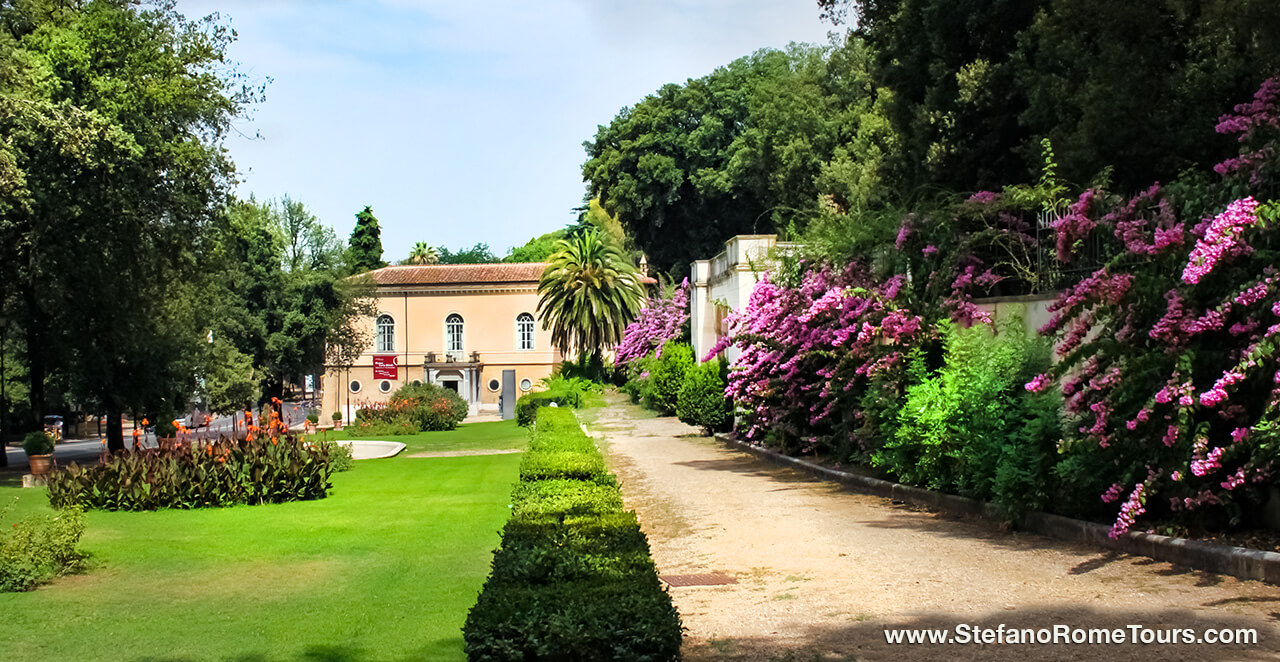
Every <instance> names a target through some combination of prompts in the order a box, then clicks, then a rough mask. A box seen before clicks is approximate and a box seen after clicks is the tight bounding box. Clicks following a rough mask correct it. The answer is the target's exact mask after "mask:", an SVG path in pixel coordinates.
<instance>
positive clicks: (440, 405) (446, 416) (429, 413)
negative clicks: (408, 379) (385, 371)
mask: <svg viewBox="0 0 1280 662" xmlns="http://www.w3.org/2000/svg"><path fill="white" fill-rule="evenodd" d="M391 403H392V405H394V406H399V407H404V408H407V409H408V412H409V419H410V420H412V421H414V422H415V423H417V424H418V429H420V430H422V431H423V432H433V431H439V430H452V429H454V428H456V427H458V424H459V423H461V422H462V419H464V418H466V417H467V410H468V407H467V401H466V400H463V399H462V396H460V395H458V394H457V393H456V392H454V391H452V390H450V389H447V388H445V387H443V386H440V385H438V384H405V385H404V386H401V387H400V388H399V389H397V390H396V392H395V393H393V394H391Z"/></svg>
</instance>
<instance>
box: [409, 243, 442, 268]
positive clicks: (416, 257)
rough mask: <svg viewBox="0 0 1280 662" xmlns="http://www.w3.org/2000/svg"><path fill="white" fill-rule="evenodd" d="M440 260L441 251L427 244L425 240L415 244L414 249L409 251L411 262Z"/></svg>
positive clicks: (419, 262) (421, 262) (435, 261)
mask: <svg viewBox="0 0 1280 662" xmlns="http://www.w3.org/2000/svg"><path fill="white" fill-rule="evenodd" d="M439 261H440V251H437V250H436V249H435V247H434V246H429V245H427V242H425V241H419V242H418V243H416V244H414V245H413V250H411V251H409V264H435V263H437V262H439Z"/></svg>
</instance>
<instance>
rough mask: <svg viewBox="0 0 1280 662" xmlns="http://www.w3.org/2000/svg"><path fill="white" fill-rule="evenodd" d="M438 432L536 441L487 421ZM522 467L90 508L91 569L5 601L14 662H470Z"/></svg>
mask: <svg viewBox="0 0 1280 662" xmlns="http://www.w3.org/2000/svg"><path fill="white" fill-rule="evenodd" d="M473 429H474V431H475V432H474V434H468V433H469V432H470V431H472V430H473ZM432 435H438V436H440V437H441V438H442V439H447V440H448V441H447V442H444V443H449V444H454V445H455V447H457V446H462V445H466V444H469V443H470V444H471V446H469V447H476V448H478V447H481V446H483V444H480V442H479V441H476V440H481V439H482V440H485V442H486V443H488V444H492V446H491V447H512V446H517V447H518V446H521V445H522V444H524V443H525V439H526V437H525V432H524V430H521V429H519V428H517V427H515V426H514V425H503V424H488V423H486V424H474V425H465V426H461V427H460V428H459V429H458V430H456V431H453V432H445V433H432V434H424V435H420V437H421V439H422V441H421V443H430V440H431V439H432ZM468 439H470V440H472V441H471V442H468V441H466V440H468ZM475 444H480V446H476V445H475ZM519 462H520V455H518V454H511V455H486V456H472V457H457V458H447V459H435V460H422V459H414V458H406V457H403V456H402V457H397V458H391V459H386V460H362V461H359V462H356V465H355V468H354V469H353V470H352V471H349V472H346V473H342V474H338V475H336V476H335V477H334V479H333V484H334V489H333V491H332V493H331V495H330V496H329V498H327V499H322V500H319V501H310V502H300V503H289V504H282V505H267V506H239V507H235V508H228V509H222V510H194V511H177V510H168V511H159V512H141V513H123V512H121V513H108V512H96V511H95V512H90V513H89V515H88V528H87V530H86V532H85V535H84V538H83V540H82V545H81V546H82V548H83V549H84V550H86V551H88V552H90V553H92V554H93V558H92V560H91V561H90V563H91V567H90V569H89V570H88V572H86V573H84V574H82V575H77V576H71V577H64V578H61V579H59V580H56V581H55V582H54V583H52V584H50V585H48V586H45V587H43V588H41V589H39V590H36V591H34V592H31V593H0V659H3V660H6V662H19V661H26V660H42V661H44V660H50V661H51V660H77V661H87V660H243V661H249V660H252V661H255V662H274V661H282V662H283V661H295V660H299V661H300V660H331V661H334V662H337V661H350V662H355V661H365V660H370V661H372V660H461V659H463V654H462V635H461V632H460V630H459V628H460V627H461V626H462V623H463V620H464V619H465V617H466V613H467V610H468V609H469V608H470V607H471V606H472V604H474V602H475V599H476V595H477V593H478V592H479V590H480V586H481V584H482V583H483V582H484V579H485V576H486V575H487V574H488V572H489V561H490V559H491V551H492V550H493V548H494V547H496V546H497V544H498V539H499V536H498V531H499V529H500V528H501V527H502V524H503V522H504V521H505V520H506V518H507V515H508V509H507V503H508V496H509V493H510V490H511V486H512V484H513V483H514V481H515V479H516V476H517V467H518V464H519ZM14 495H20V496H21V501H20V503H19V505H18V507H17V508H15V509H14V510H13V511H12V512H11V513H10V516H12V515H14V514H18V513H20V512H28V513H29V512H34V511H40V510H46V509H47V505H44V504H45V503H46V499H45V497H44V496H43V492H35V491H33V490H26V491H24V490H21V489H14V488H0V501H3V502H5V503H8V502H11V501H12V497H13V496H14ZM6 521H8V517H6Z"/></svg>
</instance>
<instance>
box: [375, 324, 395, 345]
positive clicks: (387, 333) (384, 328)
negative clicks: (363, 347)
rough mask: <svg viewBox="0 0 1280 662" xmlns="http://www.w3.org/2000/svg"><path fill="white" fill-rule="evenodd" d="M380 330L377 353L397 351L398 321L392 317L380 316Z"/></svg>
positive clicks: (378, 328) (378, 325) (378, 327)
mask: <svg viewBox="0 0 1280 662" xmlns="http://www.w3.org/2000/svg"><path fill="white" fill-rule="evenodd" d="M376 327H377V330H378V344H377V351H379V352H394V351H396V321H395V320H393V319H391V316H390V315H379V316H378V322H377V324H376Z"/></svg>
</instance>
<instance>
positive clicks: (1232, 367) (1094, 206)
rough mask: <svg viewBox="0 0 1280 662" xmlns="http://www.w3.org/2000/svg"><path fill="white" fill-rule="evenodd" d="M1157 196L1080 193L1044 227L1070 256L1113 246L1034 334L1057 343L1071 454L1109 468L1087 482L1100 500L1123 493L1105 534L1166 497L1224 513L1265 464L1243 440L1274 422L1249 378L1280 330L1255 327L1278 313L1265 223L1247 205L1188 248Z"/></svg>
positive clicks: (1271, 363) (1268, 365)
mask: <svg viewBox="0 0 1280 662" xmlns="http://www.w3.org/2000/svg"><path fill="white" fill-rule="evenodd" d="M1163 196H1164V194H1163V192H1162V191H1161V190H1160V189H1159V188H1158V187H1152V188H1150V189H1148V190H1146V191H1143V192H1142V193H1139V194H1138V195H1137V196H1135V197H1133V198H1130V199H1127V200H1118V201H1116V200H1114V199H1112V200H1108V199H1107V198H1106V197H1105V196H1103V195H1101V194H1097V193H1096V192H1095V193H1094V194H1086V195H1084V196H1081V199H1080V200H1079V201H1078V202H1077V203H1076V204H1075V205H1073V207H1072V210H1071V212H1070V213H1069V214H1068V215H1067V216H1066V217H1064V218H1063V219H1060V220H1059V222H1058V223H1056V224H1055V226H1054V227H1055V229H1056V232H1057V235H1058V236H1057V246H1058V248H1059V256H1060V257H1065V258H1067V259H1068V260H1069V259H1070V258H1071V256H1072V250H1071V247H1073V246H1075V245H1077V244H1079V242H1081V241H1084V240H1088V239H1091V238H1092V239H1093V240H1099V237H1100V236H1101V237H1112V238H1114V241H1115V244H1114V247H1115V249H1114V252H1113V254H1114V255H1116V257H1115V258H1114V259H1112V260H1111V261H1110V262H1109V263H1108V265H1107V266H1106V267H1104V268H1102V269H1099V270H1098V271H1096V272H1095V273H1094V274H1092V275H1091V276H1089V277H1088V278H1085V279H1084V280H1082V281H1080V282H1079V283H1077V284H1076V285H1075V286H1074V287H1071V288H1069V289H1067V290H1066V291H1065V292H1063V293H1062V294H1061V295H1060V296H1059V297H1058V299H1057V301H1056V302H1055V303H1054V304H1053V305H1052V306H1051V307H1050V310H1051V311H1053V312H1054V317H1053V318H1052V320H1051V321H1050V322H1049V323H1048V324H1046V325H1045V327H1044V328H1043V329H1042V331H1043V332H1045V333H1050V334H1054V335H1056V336H1057V338H1058V341H1059V346H1058V351H1059V353H1060V355H1062V356H1063V361H1062V362H1061V363H1059V364H1058V365H1057V366H1056V368H1055V372H1054V373H1053V375H1058V376H1063V377H1064V379H1065V381H1064V383H1063V386H1062V391H1063V394H1064V396H1066V401H1065V406H1066V409H1067V412H1068V414H1069V415H1070V416H1072V417H1074V418H1075V419H1076V423H1075V424H1074V425H1073V426H1071V427H1070V428H1069V429H1071V430H1074V431H1075V433H1074V436H1075V438H1076V439H1077V440H1079V441H1081V442H1085V443H1084V444H1083V445H1079V444H1076V445H1072V446H1070V448H1072V449H1076V450H1075V451H1074V452H1077V453H1082V454H1088V455H1092V456H1100V457H1103V458H1106V462H1105V463H1104V464H1103V466H1105V467H1108V469H1107V470H1106V473H1110V474H1111V475H1105V476H1104V475H1099V476H1096V477H1094V478H1093V480H1096V479H1098V478H1104V477H1105V478H1108V479H1109V480H1108V482H1107V483H1106V485H1108V486H1109V487H1107V488H1106V489H1105V491H1104V492H1103V493H1102V495H1101V497H1102V500H1103V501H1104V502H1108V503H1111V502H1115V501H1118V500H1119V494H1120V492H1119V490H1120V489H1121V486H1123V485H1130V486H1133V487H1132V490H1131V492H1130V494H1129V498H1128V499H1127V500H1126V501H1125V502H1124V503H1123V504H1122V505H1121V506H1120V508H1119V511H1118V512H1117V514H1116V520H1115V522H1114V525H1113V527H1112V530H1111V534H1112V535H1113V536H1118V535H1121V534H1123V533H1124V532H1125V531H1127V530H1129V528H1130V527H1132V526H1133V525H1134V522H1135V521H1136V520H1137V519H1138V518H1139V517H1141V516H1143V515H1144V514H1145V513H1147V509H1148V504H1149V503H1151V502H1150V501H1149V499H1150V497H1151V496H1152V495H1153V494H1156V493H1158V492H1166V493H1171V494H1167V495H1166V496H1167V497H1168V498H1167V499H1162V500H1161V501H1159V502H1158V503H1159V504H1161V505H1160V507H1161V508H1163V507H1164V506H1163V504H1165V503H1168V504H1170V506H1169V507H1176V509H1177V510H1178V511H1179V512H1182V513H1191V512H1194V511H1197V510H1198V509H1201V508H1207V507H1218V508H1221V507H1228V506H1231V504H1233V503H1237V502H1238V501H1237V500H1238V499H1241V498H1246V497H1245V495H1241V494H1239V493H1240V492H1242V491H1243V490H1244V489H1245V487H1244V486H1246V485H1248V484H1249V483H1248V481H1247V480H1246V477H1249V476H1252V475H1253V473H1254V472H1256V471H1259V470H1260V469H1261V467H1262V466H1264V465H1265V464H1267V462H1269V460H1268V458H1267V453H1266V452H1265V451H1263V448H1265V446H1263V445H1261V444H1258V443H1255V442H1254V441H1253V440H1254V439H1255V436H1254V435H1251V434H1250V431H1251V430H1256V429H1257V427H1258V426H1259V425H1264V423H1265V421H1266V420H1267V419H1268V417H1269V416H1274V415H1275V409H1274V408H1275V404H1276V403H1274V402H1272V400H1271V398H1270V396H1269V394H1268V392H1267V390H1266V389H1264V388H1258V384H1257V382H1259V381H1260V380H1262V379H1265V378H1266V377H1270V375H1271V371H1275V370H1276V369H1277V368H1278V367H1280V356H1278V352H1280V342H1277V341H1276V340H1275V338H1280V324H1276V325H1271V326H1268V325H1264V324H1262V323H1260V322H1259V319H1260V318H1263V317H1264V316H1265V315H1268V314H1271V312H1272V311H1271V309H1272V308H1273V306H1280V298H1278V297H1277V292H1276V290H1277V289H1280V288H1276V287H1274V286H1275V284H1276V282H1277V277H1276V273H1275V270H1274V269H1273V268H1272V267H1271V265H1269V264H1265V263H1263V262H1264V261H1263V260H1259V259H1258V258H1257V256H1258V254H1259V251H1262V250H1263V248H1261V247H1265V254H1267V255H1274V252H1272V251H1274V250H1275V248H1276V247H1277V244H1280V237H1277V238H1273V237H1272V236H1271V233H1270V232H1269V231H1268V230H1269V228H1267V227H1266V223H1265V222H1263V205H1260V204H1259V203H1258V202H1257V201H1256V200H1254V199H1253V198H1251V197H1244V198H1241V199H1238V200H1235V201H1234V202H1231V203H1230V204H1229V205H1227V207H1226V208H1225V209H1224V210H1222V212H1221V213H1219V214H1217V215H1216V216H1214V217H1213V218H1212V219H1210V220H1207V221H1204V222H1201V223H1200V224H1199V225H1198V226H1197V227H1196V228H1195V229H1194V230H1193V231H1191V233H1189V235H1190V237H1193V238H1194V246H1192V245H1190V244H1191V242H1190V241H1189V240H1188V233H1187V232H1185V231H1184V230H1183V228H1184V227H1185V224H1183V223H1180V222H1178V221H1177V220H1176V218H1174V216H1173V214H1172V212H1171V211H1170V209H1171V206H1170V205H1169V204H1168V203H1167V201H1165V200H1164V199H1163ZM1108 207H1109V208H1110V209H1111V211H1110V212H1106V211H1105V210H1106V209H1107V208H1108ZM1099 233H1106V234H1105V235H1102V234H1099ZM1227 265H1229V268H1228V266H1227ZM1219 274H1221V275H1222V277H1220V276H1219ZM1228 274H1229V275H1231V276H1232V277H1237V275H1238V274H1248V275H1252V276H1249V277H1246V278H1245V279H1244V280H1243V281H1239V280H1238V281H1237V282H1230V280H1229V279H1225V276H1226V275H1228ZM1256 274H1260V275H1261V277H1259V276H1258V275H1256ZM1211 275H1213V276H1214V278H1209V276H1211ZM1053 375H1050V376H1053ZM1262 375H1265V376H1266V377H1263V376H1262ZM1048 381H1049V379H1048V377H1046V378H1043V379H1042V378H1040V377H1037V378H1036V380H1033V382H1032V383H1029V384H1028V385H1027V387H1028V389H1031V388H1033V387H1036V388H1039V387H1043V386H1044V385H1045V384H1047V383H1048ZM1247 384H1252V386H1246V385H1247ZM1268 412H1271V413H1268ZM1078 480H1082V481H1087V480H1090V478H1089V476H1087V475H1086V476H1081V477H1079V478H1078ZM1099 489H1101V487H1099Z"/></svg>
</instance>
